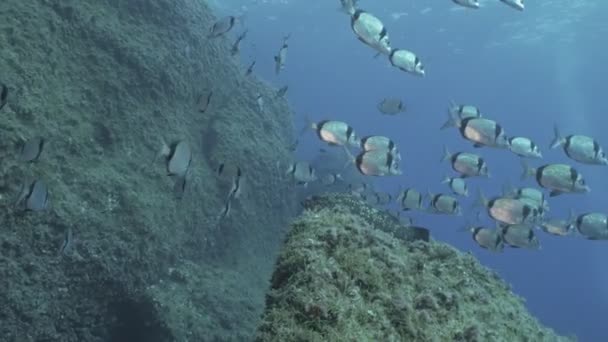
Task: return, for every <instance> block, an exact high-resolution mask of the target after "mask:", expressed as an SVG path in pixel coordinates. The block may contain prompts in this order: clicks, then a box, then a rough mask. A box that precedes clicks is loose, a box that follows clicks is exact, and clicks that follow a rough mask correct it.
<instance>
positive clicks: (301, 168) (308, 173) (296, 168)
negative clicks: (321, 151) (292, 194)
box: [286, 161, 317, 186]
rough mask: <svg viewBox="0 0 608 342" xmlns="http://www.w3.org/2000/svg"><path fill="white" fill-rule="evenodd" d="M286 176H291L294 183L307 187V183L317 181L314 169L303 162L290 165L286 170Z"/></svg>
mask: <svg viewBox="0 0 608 342" xmlns="http://www.w3.org/2000/svg"><path fill="white" fill-rule="evenodd" d="M286 174H288V175H291V176H292V177H293V179H294V180H295V181H296V184H298V185H303V186H307V185H308V183H309V182H314V181H315V180H317V176H316V174H315V169H314V168H313V167H312V166H311V165H310V164H309V163H308V162H305V161H299V162H295V163H293V164H291V165H290V166H289V168H288V169H287V171H286Z"/></svg>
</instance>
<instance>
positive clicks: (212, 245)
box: [0, 0, 295, 342]
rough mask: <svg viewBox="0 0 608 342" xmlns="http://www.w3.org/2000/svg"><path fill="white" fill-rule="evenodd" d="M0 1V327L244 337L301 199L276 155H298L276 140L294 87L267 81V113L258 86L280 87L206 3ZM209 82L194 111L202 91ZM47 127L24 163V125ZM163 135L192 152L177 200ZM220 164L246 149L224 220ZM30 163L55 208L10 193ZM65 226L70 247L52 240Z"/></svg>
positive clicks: (16, 334) (75, 337) (46, 336)
mask: <svg viewBox="0 0 608 342" xmlns="http://www.w3.org/2000/svg"><path fill="white" fill-rule="evenodd" d="M0 16H1V19H2V20H0V46H2V52H3V57H2V59H0V78H1V79H2V82H3V83H5V84H7V86H9V88H10V96H9V102H8V104H7V105H6V106H5V107H4V108H3V109H2V111H1V112H0V117H1V120H0V132H1V134H2V139H0V158H2V165H1V166H0V206H2V208H3V210H2V211H0V222H1V224H0V300H1V301H2V303H3V304H2V305H1V306H0V336H2V340H3V341H62V342H66V341H67V342H69V341H108V340H112V341H136V340H142V341H143V340H145V341H151V342H154V341H173V340H176V341H188V340H191V341H201V340H204V339H205V338H206V336H213V338H215V339H218V340H234V341H241V340H243V339H247V338H250V337H251V335H252V334H253V332H254V330H255V326H256V325H257V322H258V320H259V314H260V313H261V308H262V307H263V305H262V304H263V298H264V290H265V288H266V286H267V279H268V278H269V277H270V274H271V272H272V260H274V258H275V255H276V253H277V250H278V245H279V243H280V242H281V240H282V236H283V234H284V231H285V227H286V226H287V222H288V218H289V216H290V214H291V213H292V212H294V204H295V197H291V196H290V195H289V194H291V193H292V192H291V191H290V190H291V189H292V188H291V186H290V185H289V183H288V181H287V179H286V178H285V177H281V176H280V174H279V173H278V172H277V171H276V169H275V166H274V165H275V162H276V161H280V162H282V163H284V164H287V163H288V162H289V160H290V152H289V151H288V150H287V148H285V149H281V148H276V146H288V145H289V144H290V143H291V141H293V138H292V137H291V131H292V127H291V115H290V114H289V113H290V111H289V108H288V104H287V103H286V102H285V100H283V99H275V98H274V96H272V97H271V96H268V100H267V101H266V102H267V106H266V107H267V110H266V111H265V112H264V113H258V112H257V111H256V109H255V96H254V95H253V94H257V93H258V92H259V93H262V94H272V93H273V89H271V88H270V87H269V86H268V85H266V84H264V83H263V82H260V81H259V80H256V79H255V78H254V77H245V76H244V75H243V68H242V66H240V65H239V64H238V63H237V61H236V60H233V59H230V58H226V56H228V51H229V48H230V42H228V41H227V40H225V39H216V40H212V41H211V40H208V39H206V34H207V32H208V29H209V27H210V26H211V25H212V23H213V22H214V20H215V18H214V17H213V15H212V13H211V12H210V11H209V9H208V8H207V7H206V5H205V4H204V2H201V1H190V0H179V1H169V0H146V1H143V0H99V1H97V0H85V1H81V0H36V1H19V0H5V1H2V2H1V3H0ZM210 88H212V89H213V91H214V93H215V95H214V101H213V103H212V105H211V107H210V109H209V110H208V111H207V112H206V113H204V114H201V113H199V112H198V111H196V107H195V106H196V99H197V97H198V95H199V93H200V91H201V90H202V89H210ZM252 118H253V119H252ZM268 129H271V130H272V132H273V134H267V132H268ZM38 135H39V136H43V137H45V138H46V139H47V140H48V145H47V146H46V147H45V151H44V153H43V154H42V156H41V158H40V160H39V161H38V162H37V163H35V164H24V163H20V162H19V161H18V158H17V146H19V144H20V143H21V139H22V137H23V138H30V137H32V136H38ZM252 137H253V138H255V148H254V147H253V145H251V143H250V139H251V138H252ZM162 139H164V140H166V141H172V140H175V139H185V140H187V141H188V142H189V143H190V145H191V146H192V148H193V151H194V161H193V168H192V179H191V182H190V183H189V186H188V188H187V191H186V194H185V197H184V199H183V200H182V201H176V200H175V199H174V198H173V194H172V181H171V180H170V179H169V178H168V177H167V176H166V175H165V174H164V172H163V167H162V163H155V164H152V163H151V161H152V160H153V158H154V156H155V155H156V153H157V152H158V149H159V147H160V141H161V140H162ZM221 162H226V163H232V164H238V165H241V166H242V167H243V170H244V180H243V194H242V196H241V197H240V198H239V200H238V201H237V202H236V203H235V204H234V206H233V210H232V215H231V216H230V217H229V218H228V219H226V220H225V221H224V222H222V223H221V224H220V223H218V222H217V219H216V217H217V214H218V213H219V211H220V210H221V208H222V205H223V200H224V198H225V186H226V185H225V183H223V182H222V180H220V179H217V177H216V176H215V174H214V170H215V168H216V167H217V165H218V164H219V163H221ZM27 178H39V179H42V180H44V181H45V182H46V183H47V184H48V185H49V188H50V204H51V207H50V209H49V210H48V211H46V212H41V213H26V214H24V213H20V212H17V211H15V210H14V208H13V207H12V202H13V201H14V198H15V197H16V196H17V195H18V193H19V188H20V186H21V183H22V182H23V181H24V180H25V179H27ZM277 191H281V192H280V193H282V194H283V195H281V196H280V195H279V194H278V193H277ZM285 194H287V195H285ZM271 211H272V213H273V215H268V213H269V212H271ZM258 213H262V214H258ZM68 228H71V229H72V230H73V232H74V238H75V240H76V241H75V245H74V253H73V255H68V256H63V255H59V246H60V244H61V240H62V239H63V235H64V232H65V231H66V230H67V229H68ZM176 270H177V271H176ZM176 272H178V273H181V274H182V276H181V277H177V278H176V276H175V274H176ZM241 284H247V286H246V288H247V291H245V290H244V288H245V287H244V286H242V285H241ZM201 298H202V299H201Z"/></svg>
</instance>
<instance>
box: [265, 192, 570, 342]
mask: <svg viewBox="0 0 608 342" xmlns="http://www.w3.org/2000/svg"><path fill="white" fill-rule="evenodd" d="M306 206H307V208H308V210H307V211H306V212H305V213H304V214H303V215H302V216H301V217H300V218H299V219H298V220H296V221H295V222H294V223H293V225H292V230H291V231H290V233H289V235H288V238H287V243H286V244H285V246H284V247H283V250H282V252H281V255H280V257H279V260H278V262H277V265H276V269H275V272H274V275H273V277H272V285H271V289H270V291H269V293H268V295H267V299H266V311H265V313H264V317H263V323H262V324H261V325H260V327H259V328H258V333H257V341H310V342H313V341H505V342H512V341H530V342H531V341H535V342H536V341H547V342H556V341H567V340H568V339H566V338H562V337H559V336H556V334H555V333H554V332H553V331H552V330H551V329H548V328H545V327H543V326H541V325H540V324H539V322H538V321H537V320H536V319H535V318H534V317H532V316H531V315H530V314H529V313H528V311H527V310H526V308H525V306H524V303H523V301H522V299H521V298H519V297H517V296H516V295H514V294H513V293H512V292H511V289H510V288H509V286H508V285H507V284H506V283H504V282H503V281H502V280H501V279H500V278H499V277H498V276H497V275H496V273H494V272H492V271H490V270H488V269H486V268H484V267H483V266H481V265H480V264H479V263H478V261H477V260H475V258H473V257H472V256H471V255H470V254H464V253H461V252H459V251H457V250H455V249H454V248H452V247H450V246H448V245H446V244H444V243H438V242H425V241H423V240H419V239H410V240H408V239H402V238H399V239H398V238H395V237H394V236H393V234H392V233H390V232H388V233H387V232H385V231H384V230H383V227H382V225H385V224H392V223H388V221H386V220H385V219H382V218H379V219H374V218H370V216H369V213H371V212H373V210H375V209H372V208H369V207H368V206H366V205H365V204H363V203H359V204H357V203H356V200H355V199H354V198H353V197H350V196H340V195H330V196H327V197H324V196H321V197H318V198H316V199H311V202H310V203H308V204H307V205H306ZM402 229H407V228H406V227H402Z"/></svg>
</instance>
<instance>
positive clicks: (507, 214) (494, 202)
mask: <svg viewBox="0 0 608 342" xmlns="http://www.w3.org/2000/svg"><path fill="white" fill-rule="evenodd" d="M477 204H478V205H483V206H484V207H485V208H486V209H487V211H488V216H490V217H491V218H492V219H494V220H496V221H498V222H500V223H504V224H522V223H535V222H536V221H537V219H538V212H537V210H536V209H535V208H533V207H532V206H530V205H528V204H525V203H524V202H522V201H520V200H518V199H516V198H511V197H503V196H497V197H494V198H492V199H487V198H486V197H485V196H484V194H483V193H482V191H481V190H479V192H478V200H477Z"/></svg>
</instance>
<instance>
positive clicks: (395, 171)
mask: <svg viewBox="0 0 608 342" xmlns="http://www.w3.org/2000/svg"><path fill="white" fill-rule="evenodd" d="M347 153H350V152H349V151H348V150H347ZM354 162H355V166H356V167H357V170H359V172H360V173H361V174H363V175H365V176H377V177H379V176H397V175H401V174H403V172H402V171H401V170H400V169H399V162H398V161H397V159H396V158H395V157H394V156H393V155H392V154H391V153H390V152H389V151H385V150H371V151H363V152H361V153H359V155H357V157H356V158H355V159H354Z"/></svg>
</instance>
